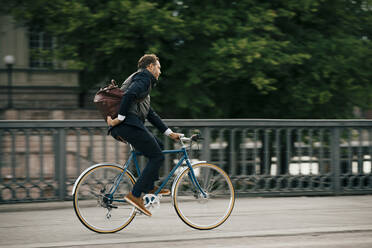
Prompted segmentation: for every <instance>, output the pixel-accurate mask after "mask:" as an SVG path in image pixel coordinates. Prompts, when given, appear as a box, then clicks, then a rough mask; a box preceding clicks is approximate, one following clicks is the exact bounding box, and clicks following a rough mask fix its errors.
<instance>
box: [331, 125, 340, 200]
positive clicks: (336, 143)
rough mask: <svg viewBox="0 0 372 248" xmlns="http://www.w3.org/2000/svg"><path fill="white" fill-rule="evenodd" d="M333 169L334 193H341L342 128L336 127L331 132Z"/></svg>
mask: <svg viewBox="0 0 372 248" xmlns="http://www.w3.org/2000/svg"><path fill="white" fill-rule="evenodd" d="M331 134H332V136H331V168H332V175H333V178H332V182H333V184H332V186H333V193H334V194H335V195H338V194H340V193H341V183H340V128H338V127H334V128H332V132H331Z"/></svg>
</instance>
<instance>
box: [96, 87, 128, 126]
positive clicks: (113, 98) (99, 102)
mask: <svg viewBox="0 0 372 248" xmlns="http://www.w3.org/2000/svg"><path fill="white" fill-rule="evenodd" d="M123 95H124V91H123V90H121V89H120V88H119V86H117V85H116V82H115V80H111V83H110V84H109V85H108V86H106V87H104V88H101V89H100V90H99V91H98V92H97V93H96V95H95V96H94V100H93V101H94V103H95V105H96V107H97V108H98V110H99V112H100V113H101V114H102V117H103V119H104V120H105V121H107V116H111V118H112V119H115V118H116V117H117V116H118V112H119V108H120V102H121V98H123Z"/></svg>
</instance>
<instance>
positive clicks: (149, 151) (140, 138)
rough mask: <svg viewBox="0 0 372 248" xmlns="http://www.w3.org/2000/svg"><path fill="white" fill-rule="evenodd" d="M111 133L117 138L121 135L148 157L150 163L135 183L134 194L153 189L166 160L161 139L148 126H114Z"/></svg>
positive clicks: (138, 194)
mask: <svg viewBox="0 0 372 248" xmlns="http://www.w3.org/2000/svg"><path fill="white" fill-rule="evenodd" d="M111 135H112V136H113V137H114V138H115V139H117V140H120V138H119V136H120V137H121V138H122V139H124V140H125V141H127V142H128V143H130V144H131V145H132V146H133V147H134V148H135V149H136V150H137V151H139V152H141V153H142V154H143V155H144V156H145V157H146V158H148V163H147V165H146V167H145V168H144V169H143V171H142V172H141V176H140V177H139V178H138V180H137V182H136V184H135V185H134V187H133V190H132V194H133V195H134V196H135V197H140V196H141V193H147V192H149V191H150V190H152V189H153V188H154V182H155V181H156V180H158V179H159V169H160V167H161V166H162V164H163V162H164V154H163V153H162V152H161V151H162V149H163V144H162V143H161V141H160V140H159V139H157V138H156V137H155V136H154V135H153V134H152V133H150V131H149V130H148V129H147V128H146V127H144V128H143V129H142V128H139V127H135V126H130V125H125V124H122V125H119V126H116V127H114V128H113V129H112V130H111Z"/></svg>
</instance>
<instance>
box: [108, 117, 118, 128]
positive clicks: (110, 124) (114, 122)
mask: <svg viewBox="0 0 372 248" xmlns="http://www.w3.org/2000/svg"><path fill="white" fill-rule="evenodd" d="M120 122H121V121H120V120H119V119H118V118H115V119H112V118H111V116H107V124H108V125H109V126H112V127H115V126H116V125H118V124H119V123H120Z"/></svg>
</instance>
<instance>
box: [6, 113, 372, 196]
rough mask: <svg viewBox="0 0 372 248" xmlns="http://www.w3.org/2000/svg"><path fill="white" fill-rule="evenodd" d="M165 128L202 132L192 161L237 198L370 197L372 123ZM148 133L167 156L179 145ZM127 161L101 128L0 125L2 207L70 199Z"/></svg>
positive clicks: (231, 122) (185, 123)
mask: <svg viewBox="0 0 372 248" xmlns="http://www.w3.org/2000/svg"><path fill="white" fill-rule="evenodd" d="M165 121H166V123H167V124H168V125H169V126H170V127H171V128H172V129H173V130H174V131H177V132H182V133H185V134H186V135H190V134H192V133H193V132H194V131H195V129H198V130H200V131H201V133H202V136H203V138H204V139H203V140H202V141H201V142H200V143H199V144H198V145H196V144H194V145H193V146H192V147H191V149H190V155H191V157H192V159H193V160H194V161H197V160H207V161H210V162H211V163H215V164H217V165H219V166H220V167H221V168H223V169H224V170H225V171H226V172H227V173H228V174H229V175H230V177H231V179H232V181H233V183H234V186H235V189H236V192H237V193H238V194H241V195H243V194H247V195H249V194H252V195H323V194H324V195H338V194H370V193H372V172H371V171H372V168H371V167H372V121H369V120H250V119H223V120H165ZM150 128H152V127H150ZM152 129H153V128H152ZM153 131H154V133H155V134H156V135H158V136H159V137H162V138H163V142H164V145H165V149H172V148H175V147H176V146H177V145H178V144H177V143H174V142H173V141H172V140H170V139H169V138H167V137H164V136H163V135H162V134H159V133H158V132H157V131H156V130H154V129H153ZM127 154H128V150H127V145H126V144H124V143H120V142H118V141H116V140H114V139H113V138H112V137H111V136H107V127H106V124H105V123H104V122H103V121H101V120H87V121H80V120H79V121H71V120H70V121H0V203H11V202H29V201H53V200H68V199H71V195H70V192H71V189H72V186H73V183H74V181H75V179H76V178H77V177H78V176H79V174H80V173H81V172H82V171H83V170H84V169H86V168H88V167H89V166H91V165H93V164H96V163H99V162H116V163H120V164H123V163H124V162H125V160H126V157H127ZM175 161H177V157H176V155H166V161H165V163H164V166H163V167H162V168H161V173H160V174H161V176H162V175H166V174H168V172H169V171H170V170H171V169H172V166H173V165H174V163H175ZM140 164H141V166H142V167H143V166H144V164H145V159H144V158H141V159H140ZM131 169H132V171H133V172H135V170H133V169H134V168H131Z"/></svg>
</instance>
